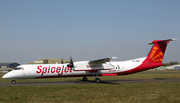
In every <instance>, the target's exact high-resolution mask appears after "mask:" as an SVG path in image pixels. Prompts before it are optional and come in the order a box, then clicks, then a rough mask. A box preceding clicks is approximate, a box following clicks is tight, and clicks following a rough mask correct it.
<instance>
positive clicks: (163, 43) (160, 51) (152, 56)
mask: <svg viewBox="0 0 180 103" xmlns="http://www.w3.org/2000/svg"><path fill="white" fill-rule="evenodd" d="M174 40H175V39H168V40H154V41H152V43H149V44H150V45H151V44H154V45H153V47H152V49H151V50H150V52H149V54H148V56H147V58H146V59H145V61H144V63H162V61H163V57H164V54H165V51H166V47H167V44H168V43H169V41H174Z"/></svg>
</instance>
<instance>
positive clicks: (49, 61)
mask: <svg viewBox="0 0 180 103" xmlns="http://www.w3.org/2000/svg"><path fill="white" fill-rule="evenodd" d="M69 62H70V61H69V60H66V59H52V58H45V59H40V60H36V61H32V62H29V63H27V64H63V63H69Z"/></svg>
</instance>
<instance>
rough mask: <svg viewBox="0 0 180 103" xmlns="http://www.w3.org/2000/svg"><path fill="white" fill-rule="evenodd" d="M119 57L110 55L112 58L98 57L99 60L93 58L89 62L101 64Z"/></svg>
mask: <svg viewBox="0 0 180 103" xmlns="http://www.w3.org/2000/svg"><path fill="white" fill-rule="evenodd" d="M116 58H117V57H110V58H104V59H98V60H91V61H89V64H101V63H105V62H109V61H110V60H112V59H116Z"/></svg>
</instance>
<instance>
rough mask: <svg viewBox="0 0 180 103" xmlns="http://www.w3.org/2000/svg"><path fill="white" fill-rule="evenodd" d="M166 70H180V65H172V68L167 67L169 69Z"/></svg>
mask: <svg viewBox="0 0 180 103" xmlns="http://www.w3.org/2000/svg"><path fill="white" fill-rule="evenodd" d="M165 68H166V69H175V70H180V64H177V65H172V66H167V67H165Z"/></svg>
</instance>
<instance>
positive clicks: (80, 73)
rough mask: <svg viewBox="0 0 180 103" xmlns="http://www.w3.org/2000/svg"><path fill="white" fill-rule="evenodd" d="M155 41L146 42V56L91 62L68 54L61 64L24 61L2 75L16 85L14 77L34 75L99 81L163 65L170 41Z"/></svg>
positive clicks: (24, 77) (21, 77)
mask: <svg viewBox="0 0 180 103" xmlns="http://www.w3.org/2000/svg"><path fill="white" fill-rule="evenodd" d="M174 40H176V39H167V40H154V41H152V42H151V43H149V45H152V44H153V46H152V48H151V50H150V52H149V53H148V55H147V56H146V57H142V58H137V59H132V60H126V61H111V60H112V59H115V58H117V57H110V58H104V59H98V60H91V61H78V62H73V60H72V58H71V56H70V62H69V63H64V64H57V63H56V64H25V65H20V66H17V67H16V68H15V69H14V70H12V71H10V72H8V73H6V74H5V75H4V76H3V77H2V78H4V79H11V80H12V83H13V84H15V83H16V81H15V79H35V78H56V77H58V78H59V77H83V81H87V80H88V79H87V76H94V77H95V81H96V83H100V82H101V80H100V79H99V78H98V76H118V75H127V74H133V73H137V72H141V71H145V70H148V69H152V68H155V67H159V66H162V65H163V63H162V61H163V57H164V54H165V50H166V46H167V44H168V43H169V41H174Z"/></svg>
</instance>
